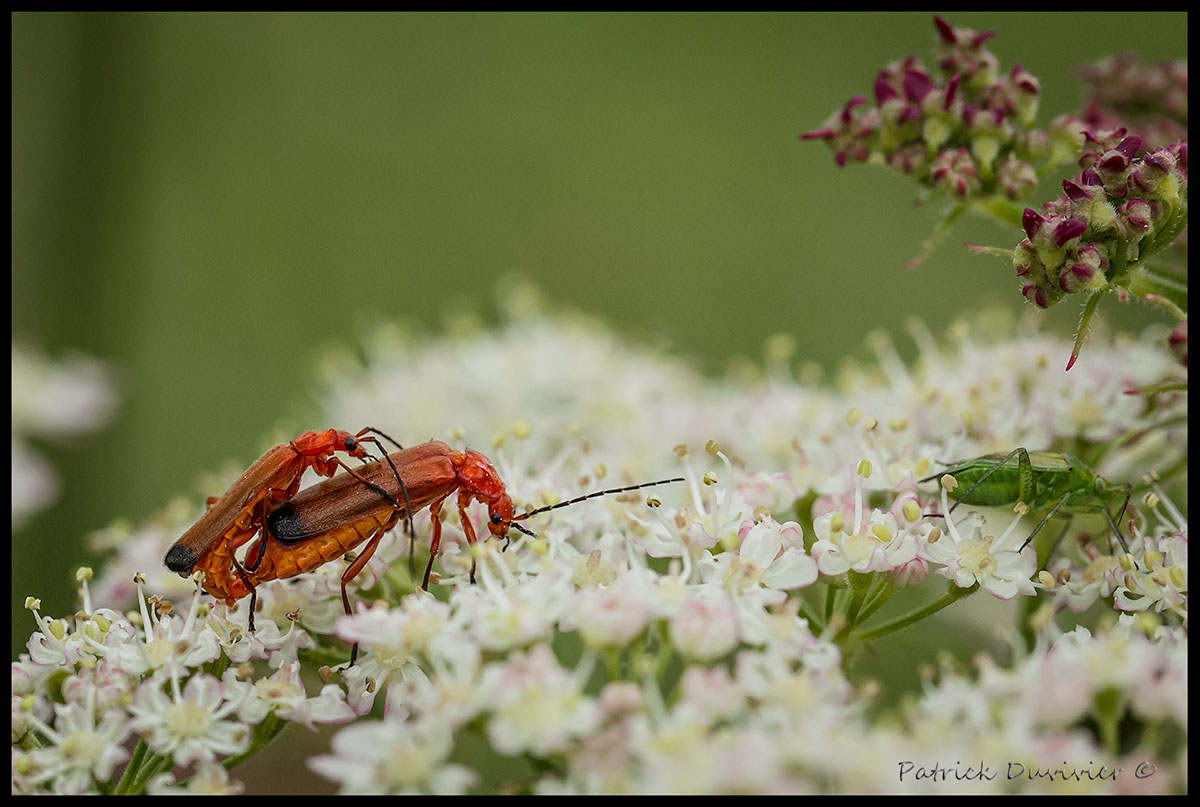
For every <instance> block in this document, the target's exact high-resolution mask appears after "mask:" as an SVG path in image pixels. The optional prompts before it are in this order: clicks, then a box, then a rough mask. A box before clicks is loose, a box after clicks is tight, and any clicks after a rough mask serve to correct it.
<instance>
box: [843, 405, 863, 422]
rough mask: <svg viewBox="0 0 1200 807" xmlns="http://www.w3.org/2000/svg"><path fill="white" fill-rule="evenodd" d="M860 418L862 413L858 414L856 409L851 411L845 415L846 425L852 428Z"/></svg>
mask: <svg viewBox="0 0 1200 807" xmlns="http://www.w3.org/2000/svg"><path fill="white" fill-rule="evenodd" d="M861 417H862V412H859V411H858V410H857V409H851V410H850V411H849V412H847V413H846V423H847V424H849V425H851V426H853V425H854V424H855V423H858V421H859V418H861Z"/></svg>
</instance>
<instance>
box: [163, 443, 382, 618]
mask: <svg viewBox="0 0 1200 807" xmlns="http://www.w3.org/2000/svg"><path fill="white" fill-rule="evenodd" d="M370 432H374V433H376V434H379V435H381V436H383V437H387V435H385V434H383V432H380V431H379V430H377V429H374V428H372V427H369V426H368V427H367V428H365V429H363V430H362V431H360V432H358V433H357V434H350V433H349V432H345V431H342V430H340V429H327V430H325V431H307V432H304V433H302V434H300V435H299V436H298V437H296V438H295V439H294V440H291V441H289V442H287V443H281V444H279V445H277V446H275V447H274V448H272V449H270V450H269V451H267V452H266V453H265V454H263V455H262V456H261V457H259V458H258V459H257V460H255V462H254V463H253V464H252V465H251V466H250V467H249V468H247V469H246V471H245V472H244V473H243V474H242V475H241V476H240V477H238V479H237V481H235V482H234V483H233V485H232V486H231V487H230V488H229V490H228V491H226V492H225V495H223V496H221V497H220V498H215V499H209V501H208V509H207V510H206V511H205V513H204V515H203V516H201V517H200V520H199V521H197V522H196V523H195V524H193V525H192V526H191V528H189V529H188V530H187V532H185V533H184V534H183V535H182V536H180V538H179V540H177V541H176V542H175V544H174V545H173V546H172V547H171V548H170V550H168V552H167V555H166V557H165V558H164V560H163V562H164V563H165V564H166V566H167V568H168V569H170V570H171V571H173V572H177V573H179V574H181V575H188V574H191V573H192V572H193V571H195V570H197V569H199V570H202V571H204V572H205V583H204V587H205V589H206V590H207V591H208V592H209V593H210V594H212V595H213V596H215V597H218V598H221V599H225V600H232V599H236V597H233V596H232V592H231V591H230V581H231V580H232V579H233V578H232V576H231V575H230V568H233V569H234V570H236V572H237V576H238V577H239V578H244V579H248V578H246V577H245V572H244V570H243V569H242V568H241V566H240V565H239V564H238V562H237V560H236V558H235V557H234V553H235V551H236V550H237V548H238V547H240V546H241V545H242V544H244V543H246V542H247V541H249V540H250V539H251V538H253V537H254V535H255V534H256V533H258V532H260V531H261V530H262V529H263V527H265V525H266V519H267V516H268V515H269V514H270V512H271V510H273V509H274V508H275V507H276V506H278V504H279V503H280V502H282V501H286V500H287V499H289V498H291V497H292V496H293V495H295V493H296V491H297V490H298V489H299V487H300V480H301V478H302V477H303V476H304V472H305V471H306V470H307V469H309V468H312V469H313V470H315V471H316V472H317V473H318V474H321V475H322V476H333V474H334V473H336V471H337V469H338V468H344V469H345V470H346V471H347V472H348V474H349V475H350V476H351V477H357V472H356V471H355V470H353V469H352V468H350V467H349V466H347V465H346V464H345V463H344V462H342V460H341V459H339V458H338V457H337V456H335V452H338V451H341V452H344V453H345V454H347V455H348V456H351V457H356V458H358V459H361V460H363V461H364V462H365V461H367V460H368V459H374V457H373V456H372V455H371V454H370V453H368V452H367V450H366V448H365V447H364V446H363V443H374V444H375V445H377V446H379V447H380V450H381V451H383V446H382V444H381V443H380V442H379V440H378V439H377V438H375V437H367V436H364V435H367V434H368V433H370ZM387 439H388V440H391V438H390V437H387ZM393 442H394V441H393ZM384 453H385V456H386V452H384ZM397 479H399V477H398V476H397ZM359 482H360V483H361V484H363V485H366V486H367V487H368V488H374V489H375V492H376V493H377V494H379V495H382V496H383V497H384V498H385V499H387V500H391V501H392V503H393V504H394V505H395V506H396V507H397V508H399V507H400V505H399V503H398V502H396V500H395V499H394V498H393V496H392V494H391V493H389V492H387V491H385V490H384V489H382V488H379V487H377V486H375V485H374V484H373V483H372V482H369V481H367V480H366V479H362V478H361V477H359ZM400 492H401V493H402V494H403V493H404V485H403V482H402V481H401V482H400Z"/></svg>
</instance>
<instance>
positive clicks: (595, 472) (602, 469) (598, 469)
mask: <svg viewBox="0 0 1200 807" xmlns="http://www.w3.org/2000/svg"><path fill="white" fill-rule="evenodd" d="M592 476H594V477H596V478H597V479H603V478H604V477H606V476H608V466H607V465H605V464H604V463H603V462H598V463H596V466H595V467H594V468H592Z"/></svg>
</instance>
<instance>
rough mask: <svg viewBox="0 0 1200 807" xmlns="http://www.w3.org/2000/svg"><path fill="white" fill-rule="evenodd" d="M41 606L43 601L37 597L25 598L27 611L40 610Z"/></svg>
mask: <svg viewBox="0 0 1200 807" xmlns="http://www.w3.org/2000/svg"><path fill="white" fill-rule="evenodd" d="M41 607H42V601H41V600H39V599H38V598H37V597H26V598H25V610H26V611H37V610H40V609H41Z"/></svg>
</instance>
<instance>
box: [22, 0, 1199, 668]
mask: <svg viewBox="0 0 1200 807" xmlns="http://www.w3.org/2000/svg"><path fill="white" fill-rule="evenodd" d="M949 19H950V21H951V22H952V23H953V24H955V25H956V26H967V27H971V28H975V29H977V30H984V29H989V28H994V29H996V30H997V31H998V35H997V36H996V37H995V38H994V39H993V40H991V42H990V43H989V45H990V47H991V49H992V50H993V51H994V52H995V53H996V54H997V55H998V56H999V58H1000V60H1001V66H1002V68H1004V69H1008V68H1010V67H1011V66H1012V64H1013V63H1014V62H1016V61H1019V62H1020V63H1021V64H1023V65H1024V66H1025V67H1026V68H1028V69H1029V70H1030V71H1031V72H1032V73H1033V74H1034V75H1036V76H1038V77H1039V78H1040V80H1041V82H1042V90H1043V97H1042V105H1041V110H1042V112H1041V114H1040V116H1039V119H1040V122H1041V123H1043V124H1044V123H1045V122H1046V121H1048V120H1049V118H1050V117H1052V116H1053V115H1055V114H1059V113H1061V112H1067V111H1074V109H1075V108H1076V107H1077V105H1078V104H1079V102H1080V101H1081V100H1082V98H1083V94H1084V89H1083V86H1082V85H1081V84H1079V83H1078V82H1077V81H1075V80H1074V78H1073V75H1072V69H1073V68H1074V66H1075V65H1077V64H1079V63H1082V62H1086V61H1092V60H1095V59H1097V58H1099V57H1101V56H1105V55H1111V54H1115V53H1118V52H1121V51H1124V50H1130V49H1135V50H1138V51H1140V53H1141V54H1142V57H1143V59H1145V60H1157V59H1161V58H1186V55H1187V16H1186V14H1183V13H1178V14H1147V13H1111V14H1106V13H1097V12H1091V11H1089V12H1088V13H1086V14H1084V13H1071V14H1036V13H1020V14H1017V13H1005V14H979V13H960V14H951V15H949ZM933 42H934V29H933V26H932V24H931V15H930V14H929V13H898V14H867V13H857V14H832V13H828V14H787V15H767V14H703V15H672V14H540V15H527V14H506V15H492V14H403V15H382V16H378V15H362V14H353V15H351V14H312V15H260V14H251V15H231V14H155V15H109V14H86V15H80V14H53V15H48V14H15V15H13V17H12V64H13V78H12V98H13V100H12V122H13V124H12V135H13V146H12V177H13V179H12V210H13V212H12V232H13V240H12V268H13V273H12V277H13V303H12V316H13V338H14V340H16V341H21V342H25V343H30V344H34V345H37V346H40V347H44V348H46V349H48V350H49V351H50V353H51V355H52V356H58V355H60V354H61V353H62V352H63V351H64V350H66V349H69V348H74V349H81V350H83V351H86V352H88V353H90V354H92V355H95V356H97V357H100V358H103V359H105V360H107V361H109V362H111V364H112V365H113V366H114V367H115V368H116V369H117V371H118V373H119V383H120V387H121V396H122V403H121V406H120V409H119V413H118V416H117V418H116V420H115V422H114V423H113V424H112V426H111V428H109V429H108V430H106V431H105V432H103V433H101V434H98V435H95V436H91V437H87V438H83V439H79V440H77V441H74V442H73V443H72V444H71V445H69V446H66V447H55V446H47V447H45V448H46V451H47V453H48V454H49V455H50V459H51V461H52V462H53V463H54V464H55V465H56V467H57V469H58V470H59V472H60V474H61V477H62V483H63V489H62V493H61V495H60V498H59V500H58V501H57V503H56V504H55V505H54V506H52V507H51V508H49V509H48V510H46V511H44V512H43V513H41V514H40V515H38V516H36V517H35V518H34V519H33V520H32V521H31V522H30V523H29V525H28V526H27V527H26V528H25V529H23V530H21V531H20V532H19V533H17V534H14V536H13V539H14V540H13V571H12V582H13V590H12V601H13V607H14V623H13V624H14V630H13V634H14V635H13V653H14V657H15V654H16V653H17V652H18V650H20V649H22V647H23V643H24V640H25V638H27V637H28V634H29V631H30V629H31V628H32V624H33V623H32V620H31V619H30V618H29V616H28V614H27V613H26V612H25V611H24V610H23V609H22V608H21V607H20V604H21V602H22V600H23V598H24V597H25V596H26V595H28V594H37V595H38V596H40V597H41V598H42V600H43V604H44V606H45V611H46V612H48V613H51V614H54V615H59V614H66V613H69V612H70V610H71V609H72V608H73V592H74V584H73V582H72V580H71V572H72V570H73V569H74V568H75V567H76V566H78V565H79V564H80V563H82V562H85V561H91V562H94V561H95V560H96V559H94V558H89V557H88V556H87V555H86V552H85V550H84V548H83V545H82V537H83V535H84V534H85V533H86V532H88V531H89V530H93V529H96V528H99V527H102V526H104V525H106V524H107V523H109V522H110V521H111V520H112V519H114V518H117V517H126V518H130V519H135V520H137V519H142V518H144V517H146V516H147V515H148V514H150V513H151V512H153V511H154V510H156V509H158V508H160V507H161V506H162V505H163V504H164V503H165V502H166V501H167V500H168V498H169V497H171V496H172V495H173V494H177V493H180V492H185V491H190V490H191V489H192V485H193V483H194V480H195V479H196V476H197V475H198V474H199V473H200V472H202V471H206V470H212V469H214V468H216V467H218V466H219V465H220V464H221V463H222V462H223V461H225V460H227V459H230V458H234V459H237V460H239V461H243V462H246V463H248V462H249V461H250V460H252V459H253V458H254V457H255V456H257V455H258V454H259V453H260V452H261V450H262V449H263V448H265V445H264V444H263V442H262V441H263V439H264V435H265V434H266V433H267V432H268V431H269V430H270V429H271V428H272V427H273V426H275V425H276V424H277V423H278V422H279V421H280V420H281V419H284V418H291V419H297V418H298V419H299V421H298V423H297V425H298V427H299V428H316V427H322V428H323V427H326V426H330V425H335V426H342V427H347V428H349V427H350V426H351V425H353V424H324V423H312V422H307V421H305V420H304V418H305V417H306V410H307V403H306V400H307V397H306V396H307V395H308V391H309V389H310V381H311V378H312V367H313V359H314V355H315V354H316V352H317V350H318V348H319V347H320V346H322V345H326V344H330V343H335V344H354V343H355V341H356V340H358V339H359V338H360V337H361V336H362V334H364V333H365V332H367V331H368V330H369V329H370V328H371V326H372V325H373V324H374V323H377V322H379V321H380V320H382V319H386V318H403V319H405V320H408V321H410V322H415V323H418V324H419V325H421V326H426V327H428V328H429V329H433V330H434V331H436V329H439V328H441V327H442V325H443V323H444V322H445V319H446V318H447V317H448V316H454V315H456V314H460V313H482V314H484V315H485V316H491V312H492V311H493V309H494V303H495V300H496V288H497V284H498V283H499V282H500V281H501V280H502V279H503V278H506V277H508V276H510V275H512V274H514V273H517V274H520V275H523V276H525V277H527V278H529V279H532V280H533V281H534V282H535V283H536V284H537V285H538V286H539V287H540V288H541V289H542V291H543V292H544V293H545V295H546V296H547V297H548V299H550V300H552V301H554V302H555V303H561V305H563V306H564V307H569V308H578V309H582V310H585V311H588V312H591V313H595V314H598V315H601V316H603V317H605V318H607V319H608V320H610V321H611V322H612V323H613V324H614V325H615V326H616V327H617V328H619V329H620V330H622V331H623V332H625V333H628V334H629V335H630V336H631V337H633V338H635V339H653V340H657V341H665V342H666V343H667V344H669V345H671V346H672V347H673V349H674V350H675V351H676V352H677V353H679V354H681V355H684V356H687V357H690V358H693V359H695V360H697V362H699V363H700V364H701V365H702V366H704V367H705V368H707V369H709V370H719V369H720V368H721V367H723V366H724V364H725V362H726V361H727V360H728V359H730V358H731V357H733V356H736V355H751V356H755V357H758V356H759V355H760V354H761V346H762V344H763V341H764V339H765V338H766V337H768V336H769V335H771V334H773V333H776V332H780V331H786V332H790V333H792V334H794V335H795V336H796V337H797V339H798V341H799V344H800V350H801V356H802V357H803V358H811V359H813V360H815V361H817V362H819V363H821V364H823V365H825V366H827V367H832V366H834V365H835V363H836V361H837V360H838V359H839V358H840V357H843V356H846V355H863V356H865V355H867V351H866V350H865V348H864V347H863V336H864V334H865V333H866V332H867V331H869V330H870V329H873V328H879V327H882V328H887V329H891V330H893V331H899V330H900V328H901V326H902V323H903V322H904V319H905V318H906V317H908V316H910V315H912V314H919V315H920V316H922V317H923V318H924V319H925V320H926V321H927V322H928V323H929V324H930V325H931V327H933V328H934V329H935V330H937V329H940V328H941V327H943V326H945V325H946V324H948V323H949V322H950V321H951V320H953V319H955V318H957V317H960V316H961V315H963V314H965V313H969V312H971V311H974V310H976V309H978V308H979V307H981V306H983V305H987V304H1000V305H1004V306H1007V307H1009V308H1011V309H1013V310H1016V309H1017V308H1019V306H1020V305H1021V300H1020V298H1019V296H1018V294H1017V289H1016V283H1015V279H1014V278H1012V277H1011V272H1010V271H1009V270H1008V269H1007V268H1006V267H1005V266H1004V265H1003V263H1001V262H1000V261H997V260H996V259H994V258H991V259H989V258H981V257H974V256H970V255H968V254H967V253H966V252H965V251H964V250H963V249H962V248H961V246H960V245H961V242H963V241H975V242H981V243H988V244H996V245H999V246H1006V247H1007V246H1011V245H1012V244H1013V243H1015V241H1016V240H1018V239H1017V238H1016V236H1015V235H1014V233H1013V232H1011V231H1006V230H1004V229H1001V228H999V227H998V226H996V225H993V224H991V223H988V222H979V221H965V222H962V223H960V224H959V225H958V226H957V228H956V229H955V231H954V232H953V234H952V236H951V238H950V239H948V241H947V242H946V244H944V245H943V247H942V248H941V249H940V250H939V251H938V252H936V253H935V254H934V255H933V257H932V258H931V259H930V260H929V261H928V262H927V263H926V264H925V265H924V266H922V267H921V268H920V269H918V270H917V271H915V272H905V271H903V270H902V269H901V266H902V264H903V263H904V262H905V261H907V260H908V259H909V258H910V257H912V256H913V255H914V254H915V253H916V251H917V250H918V247H919V245H920V243H921V241H922V240H923V239H924V238H925V237H926V236H927V235H928V233H929V231H930V229H931V227H932V225H933V222H934V220H935V217H936V214H937V213H938V212H939V210H938V209H937V208H936V206H927V207H924V208H914V207H913V206H912V204H911V202H912V200H913V198H914V196H915V189H914V188H913V187H912V186H910V185H909V184H908V183H907V182H905V181H904V180H902V179H901V178H899V177H897V176H894V175H892V174H890V173H888V172H887V171H885V170H883V169H880V168H872V167H865V166H853V167H851V168H848V169H845V170H838V169H837V168H836V167H835V166H834V164H833V161H832V158H831V155H830V153H829V151H828V149H827V148H825V146H824V145H823V144H816V143H806V144H801V143H800V142H798V141H797V137H796V136H797V134H798V133H799V132H802V131H806V130H810V129H815V128H818V127H819V125H820V124H821V123H822V122H823V121H824V120H825V118H826V117H827V116H828V115H829V114H830V113H831V112H832V111H833V110H834V109H836V108H838V107H840V106H841V105H842V104H843V103H844V102H845V100H846V99H847V98H848V97H849V96H850V95H852V94H855V93H869V92H870V90H871V85H872V81H873V78H874V75H875V72H876V70H877V69H878V68H880V67H882V66H883V65H884V64H885V63H886V62H888V61H891V60H893V59H897V58H900V57H902V56H904V55H906V54H909V53H914V52H915V53H919V54H920V55H921V56H922V57H923V58H924V59H925V60H926V61H927V62H931V61H932V58H931V54H932V46H933ZM1059 179H1061V177H1055V178H1051V180H1050V181H1048V182H1047V183H1046V185H1045V191H1044V192H1043V193H1042V194H1040V197H1039V201H1040V200H1044V199H1048V198H1050V197H1051V196H1052V195H1055V193H1056V189H1055V185H1056V183H1057V181H1058V180H1059ZM1118 308H1122V307H1120V306H1116V305H1108V306H1104V307H1102V312H1103V313H1104V314H1105V315H1106V316H1108V317H1109V318H1110V321H1112V318H1113V316H1114V312H1115V309H1118ZM1123 308H1124V309H1125V310H1122V311H1119V312H1116V316H1117V320H1116V324H1117V325H1118V326H1121V327H1127V328H1137V327H1140V326H1141V325H1142V324H1144V323H1147V322H1151V321H1160V322H1161V321H1162V318H1161V317H1160V316H1159V315H1158V314H1157V312H1153V311H1149V310H1147V309H1145V308H1134V307H1132V306H1126V307H1123ZM514 313H516V314H517V315H519V314H520V312H514ZM1077 315H1078V308H1077V306H1075V305H1074V304H1064V305H1062V306H1060V307H1059V308H1056V309H1054V310H1053V311H1051V312H1048V313H1047V314H1046V315H1045V316H1044V320H1045V321H1046V324H1047V326H1048V327H1050V328H1052V329H1055V330H1058V331H1061V332H1063V333H1069V332H1070V331H1071V330H1072V328H1073V326H1074V324H1075V319H1076V317H1077ZM414 394H423V395H437V394H438V391H437V390H436V389H434V390H414ZM480 394H481V395H485V394H488V393H487V391H486V390H482V389H481V390H480ZM164 550H165V547H164Z"/></svg>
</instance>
